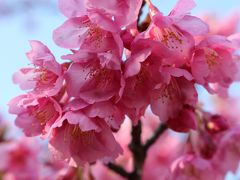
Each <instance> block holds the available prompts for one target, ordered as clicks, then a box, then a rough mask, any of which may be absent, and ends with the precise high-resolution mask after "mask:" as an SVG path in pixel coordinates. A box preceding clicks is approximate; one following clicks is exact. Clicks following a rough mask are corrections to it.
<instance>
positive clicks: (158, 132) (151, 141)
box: [143, 123, 167, 152]
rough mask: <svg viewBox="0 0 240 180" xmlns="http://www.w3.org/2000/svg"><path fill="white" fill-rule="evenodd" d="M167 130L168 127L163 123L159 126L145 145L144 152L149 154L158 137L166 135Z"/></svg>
mask: <svg viewBox="0 0 240 180" xmlns="http://www.w3.org/2000/svg"><path fill="white" fill-rule="evenodd" d="M166 129H167V125H166V124H164V123H162V124H160V125H159V126H158V128H157V130H156V131H155V132H154V134H153V136H152V137H151V138H150V139H148V140H147V142H146V143H145V145H144V146H143V148H144V150H145V151H146V152H147V150H148V149H149V148H150V146H151V145H153V144H154V143H155V142H156V141H157V139H158V137H159V136H160V135H161V134H162V133H164V131H165V130H166Z"/></svg>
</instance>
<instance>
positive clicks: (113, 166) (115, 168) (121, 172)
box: [107, 163, 130, 179]
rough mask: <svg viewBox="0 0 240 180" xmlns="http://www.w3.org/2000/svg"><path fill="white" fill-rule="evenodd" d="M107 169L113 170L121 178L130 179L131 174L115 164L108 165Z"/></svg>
mask: <svg viewBox="0 0 240 180" xmlns="http://www.w3.org/2000/svg"><path fill="white" fill-rule="evenodd" d="M107 167H108V168H109V169H111V170H112V171H113V172H115V173H117V174H119V175H120V176H122V177H124V178H127V179H129V176H130V173H128V172H127V171H126V170H125V169H123V167H121V166H119V165H116V164H113V163H108V165H107Z"/></svg>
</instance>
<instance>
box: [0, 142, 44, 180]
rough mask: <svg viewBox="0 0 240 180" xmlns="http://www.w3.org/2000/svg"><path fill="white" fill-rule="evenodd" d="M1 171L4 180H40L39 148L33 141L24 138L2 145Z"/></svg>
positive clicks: (0, 152)
mask: <svg viewBox="0 0 240 180" xmlns="http://www.w3.org/2000/svg"><path fill="white" fill-rule="evenodd" d="M0 154H1V156H2V157H1V162H0V171H1V173H3V177H2V176H1V177H2V178H3V179H4V180H5V179H6V180H7V179H13V180H15V179H16V180H17V179H19V180H26V179H28V180H35V179H38V178H39V173H40V166H39V160H38V156H37V155H38V146H37V143H36V142H35V141H33V140H30V139H26V138H22V139H19V140H16V141H10V142H4V143H1V144H0Z"/></svg>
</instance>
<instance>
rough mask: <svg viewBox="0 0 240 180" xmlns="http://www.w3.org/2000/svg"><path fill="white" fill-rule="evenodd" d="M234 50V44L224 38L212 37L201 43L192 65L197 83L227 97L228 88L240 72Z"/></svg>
mask: <svg viewBox="0 0 240 180" xmlns="http://www.w3.org/2000/svg"><path fill="white" fill-rule="evenodd" d="M234 49H235V45H234V43H232V42H231V41H229V40H228V39H227V38H225V37H223V36H210V37H207V38H206V39H204V40H203V41H202V42H200V44H199V45H198V46H197V48H196V50H195V53H194V57H193V59H192V63H191V69H192V74H193V76H194V78H195V80H196V82H197V83H199V84H201V85H203V86H204V87H205V88H206V89H207V90H208V91H209V92H210V93H218V94H219V95H221V96H227V88H228V87H229V86H230V84H231V83H232V82H233V81H234V80H235V77H236V74H237V72H238V69H237V65H236V62H235V60H234V59H233V56H232V52H233V51H234Z"/></svg>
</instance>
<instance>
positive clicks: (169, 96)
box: [151, 77, 197, 129]
mask: <svg viewBox="0 0 240 180" xmlns="http://www.w3.org/2000/svg"><path fill="white" fill-rule="evenodd" d="M196 103H197V92H196V89H195V88H194V84H193V82H191V81H188V80H186V79H185V78H183V77H179V78H174V77H172V78H171V81H170V82H169V83H168V84H166V83H164V84H161V85H160V86H159V88H158V89H155V90H154V92H153V94H152V97H151V109H152V111H153V113H154V114H156V115H157V116H159V118H160V120H161V121H168V120H170V119H172V120H171V121H176V122H175V123H176V125H178V123H177V122H178V121H179V120H178V118H177V117H178V116H180V117H181V116H182V117H185V118H184V121H186V122H184V123H183V122H182V123H183V124H185V125H186V126H187V127H188V128H189V127H190V128H194V127H195V125H194V124H195V123H194V118H192V117H193V115H190V114H188V113H191V110H187V109H186V108H187V107H188V106H190V107H195V105H196ZM182 111H183V112H182ZM181 113H184V114H181ZM185 113H187V114H188V115H187V114H185ZM186 117H188V118H186ZM180 119H181V118H180ZM181 121H182V120H181ZM181 121H180V122H181ZM187 121H190V122H187ZM175 123H174V122H170V124H172V125H174V124H175ZM183 124H182V125H183ZM176 128H178V127H177V126H176ZM182 128H183V127H182ZM183 129H184V128H183Z"/></svg>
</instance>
